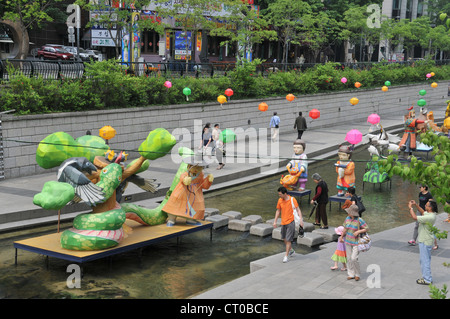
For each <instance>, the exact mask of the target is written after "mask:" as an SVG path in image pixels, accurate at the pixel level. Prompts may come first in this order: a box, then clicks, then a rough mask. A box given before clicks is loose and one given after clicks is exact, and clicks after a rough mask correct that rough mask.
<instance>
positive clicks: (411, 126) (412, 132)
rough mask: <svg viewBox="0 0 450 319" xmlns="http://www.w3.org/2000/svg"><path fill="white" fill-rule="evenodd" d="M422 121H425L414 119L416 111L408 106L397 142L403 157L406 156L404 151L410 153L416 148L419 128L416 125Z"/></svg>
mask: <svg viewBox="0 0 450 319" xmlns="http://www.w3.org/2000/svg"><path fill="white" fill-rule="evenodd" d="M423 123H425V121H424V120H421V119H416V112H415V111H414V109H413V107H410V108H409V109H408V113H407V114H405V124H404V125H405V126H404V133H403V137H402V139H401V141H400V143H399V144H398V146H399V148H400V150H401V151H403V152H404V157H406V153H408V154H409V155H411V154H412V151H415V150H416V137H417V131H418V129H420V128H419V127H418V126H419V124H423Z"/></svg>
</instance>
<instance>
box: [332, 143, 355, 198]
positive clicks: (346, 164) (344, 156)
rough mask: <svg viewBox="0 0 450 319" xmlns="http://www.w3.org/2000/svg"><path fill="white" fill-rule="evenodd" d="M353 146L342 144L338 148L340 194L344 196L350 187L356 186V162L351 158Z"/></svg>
mask: <svg viewBox="0 0 450 319" xmlns="http://www.w3.org/2000/svg"><path fill="white" fill-rule="evenodd" d="M352 153H353V146H350V145H340V146H339V150H338V156H339V161H337V162H336V164H334V165H335V166H336V173H337V174H338V176H337V183H336V188H337V189H338V194H337V195H338V196H344V195H345V193H346V192H347V189H348V188H349V187H355V163H354V162H353V161H352V160H351V159H350V158H351V156H352Z"/></svg>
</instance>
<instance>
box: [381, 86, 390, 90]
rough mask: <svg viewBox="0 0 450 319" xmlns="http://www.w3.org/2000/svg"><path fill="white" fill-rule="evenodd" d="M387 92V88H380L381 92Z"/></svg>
mask: <svg viewBox="0 0 450 319" xmlns="http://www.w3.org/2000/svg"><path fill="white" fill-rule="evenodd" d="M388 90H389V88H388V87H387V86H386V85H385V86H383V87H382V88H381V91H383V92H387V91H388Z"/></svg>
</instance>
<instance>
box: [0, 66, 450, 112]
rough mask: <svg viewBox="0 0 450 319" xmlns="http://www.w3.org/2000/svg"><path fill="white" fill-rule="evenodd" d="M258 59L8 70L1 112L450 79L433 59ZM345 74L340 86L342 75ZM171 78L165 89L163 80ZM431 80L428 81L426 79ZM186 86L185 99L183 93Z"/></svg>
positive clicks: (448, 71)
mask: <svg viewBox="0 0 450 319" xmlns="http://www.w3.org/2000/svg"><path fill="white" fill-rule="evenodd" d="M258 63H260V61H259V60H258V61H254V62H252V63H246V64H244V66H241V67H238V68H236V70H235V71H232V72H229V73H228V76H226V77H213V78H198V79H197V78H193V77H184V78H177V79H171V78H170V77H169V76H168V77H167V78H165V77H163V76H157V77H146V76H142V77H135V76H131V75H126V74H125V72H124V70H123V68H122V66H121V65H120V64H118V63H117V62H116V61H114V60H108V61H103V62H96V63H93V64H86V72H85V75H84V77H83V78H82V79H75V80H68V79H64V80H44V79H42V78H28V77H27V76H24V75H23V74H21V73H20V72H17V71H16V72H15V71H14V70H12V69H10V70H8V74H10V80H9V81H8V82H3V83H2V84H1V91H0V110H1V111H6V110H10V109H15V110H16V114H36V113H48V112H70V111H85V110H98V109H111V108H124V107H137V106H151V105H169V104H182V103H199V102H200V103H206V102H213V101H216V100H217V97H218V96H219V95H221V94H224V91H225V89H227V88H232V89H233V91H234V95H233V97H232V99H233V100H239V99H248V98H263V97H269V96H284V95H286V94H288V93H292V94H294V95H302V94H314V93H318V92H330V91H339V90H348V89H354V90H356V88H354V83H355V82H360V83H361V84H362V86H361V88H375V87H381V86H383V85H384V82H385V81H387V80H389V81H390V82H391V83H392V85H399V84H407V83H420V82H424V81H425V80H426V74H427V73H430V72H434V73H435V76H434V77H433V78H432V79H431V80H432V81H439V80H448V79H450V65H443V66H436V65H435V64H434V61H417V62H416V63H415V65H414V66H402V65H400V64H388V65H385V64H376V65H375V66H372V67H371V68H370V69H368V70H355V69H352V68H345V69H342V68H341V66H340V64H338V63H326V64H323V65H317V66H316V67H314V68H311V69H308V70H306V71H305V72H300V71H295V70H294V71H290V72H275V73H271V74H269V75H268V76H267V77H263V76H261V75H259V74H258V73H257V65H258ZM342 77H346V78H347V80H348V81H347V83H345V84H343V83H342V82H341V78H342ZM166 80H170V81H171V82H172V87H171V88H170V89H167V88H166V87H165V86H164V82H165V81H166ZM431 80H430V81H431ZM185 87H189V88H190V89H191V92H192V93H191V95H190V96H189V102H187V101H186V96H185V95H184V94H183V93H182V92H183V88H185Z"/></svg>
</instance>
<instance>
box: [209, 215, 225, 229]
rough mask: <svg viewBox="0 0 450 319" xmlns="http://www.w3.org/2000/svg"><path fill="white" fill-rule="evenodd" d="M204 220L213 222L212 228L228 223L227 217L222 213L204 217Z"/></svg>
mask: <svg viewBox="0 0 450 319" xmlns="http://www.w3.org/2000/svg"><path fill="white" fill-rule="evenodd" d="M205 220H206V221H208V222H212V223H214V225H213V229H217V228H220V227H224V226H227V225H228V220H229V218H228V217H226V216H222V215H213V216H209V217H206V218H205Z"/></svg>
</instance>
